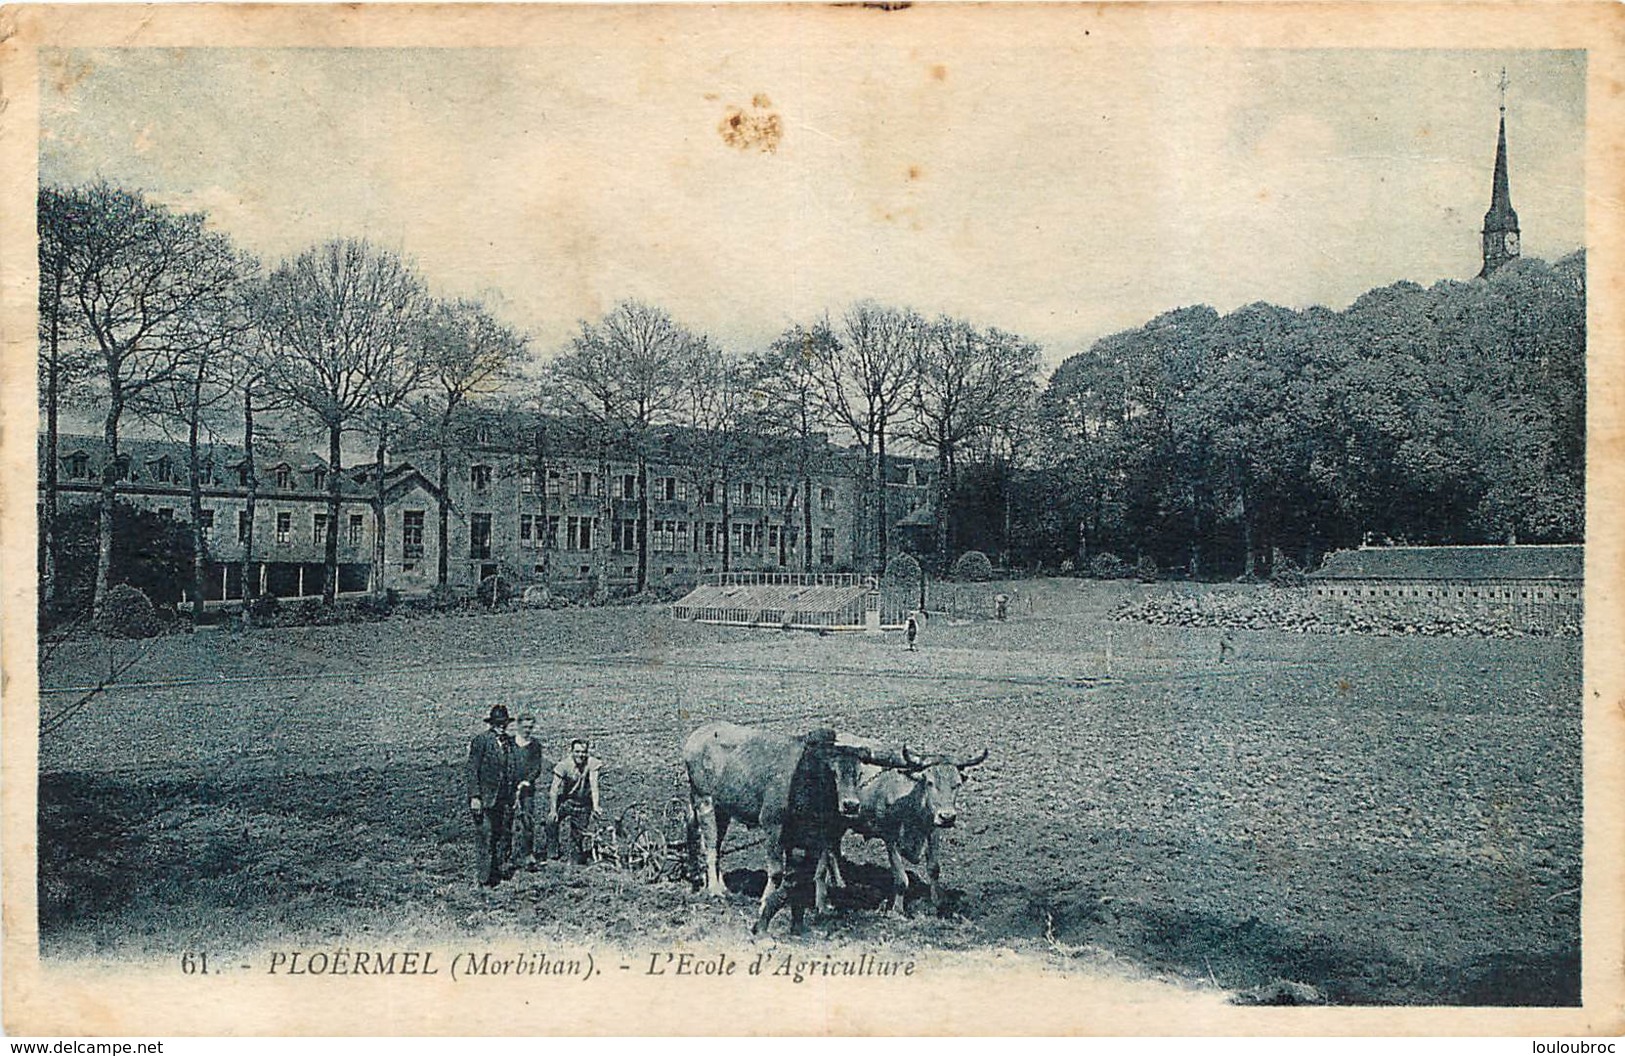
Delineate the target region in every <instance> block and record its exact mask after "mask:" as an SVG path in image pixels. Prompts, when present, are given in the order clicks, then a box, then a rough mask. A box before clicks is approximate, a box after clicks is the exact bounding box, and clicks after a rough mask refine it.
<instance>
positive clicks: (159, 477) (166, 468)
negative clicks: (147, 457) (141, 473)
mask: <svg viewBox="0 0 1625 1056" xmlns="http://www.w3.org/2000/svg"><path fill="white" fill-rule="evenodd" d="M148 465H149V466H151V467H152V479H153V480H155V481H157V482H158V483H160V484H172V483H174V481H175V467H174V465H173V463H171V462H170V461H169V459H168V457H165V458H160V459H158V460H156V461H154V462H149V463H148Z"/></svg>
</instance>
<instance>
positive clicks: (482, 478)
mask: <svg viewBox="0 0 1625 1056" xmlns="http://www.w3.org/2000/svg"><path fill="white" fill-rule="evenodd" d="M468 482H469V486H470V487H472V488H473V489H474V490H475V491H490V490H491V467H490V466H470V467H468Z"/></svg>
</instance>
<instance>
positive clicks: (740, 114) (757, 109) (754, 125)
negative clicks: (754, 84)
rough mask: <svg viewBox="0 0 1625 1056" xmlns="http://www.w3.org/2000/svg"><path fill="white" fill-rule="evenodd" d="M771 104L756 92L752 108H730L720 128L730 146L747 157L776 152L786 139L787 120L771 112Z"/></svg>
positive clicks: (762, 93)
mask: <svg viewBox="0 0 1625 1056" xmlns="http://www.w3.org/2000/svg"><path fill="white" fill-rule="evenodd" d="M772 105H773V100H771V99H769V98H768V97H767V95H766V93H764V92H757V93H756V95H755V97H754V98H753V99H751V105H750V109H748V110H747V109H745V108H744V107H740V106H730V107H728V111H727V113H725V114H723V115H722V121H721V123H719V124H718V125H717V133H718V134H719V135H721V136H722V141H723V142H724V143H726V144H728V146H730V147H733V148H734V149H735V150H738V151H741V152H743V153H746V154H749V153H752V152H755V153H759V154H773V153H775V152H777V151H778V149H779V143H780V142H781V141H782V140H783V139H784V121H783V119H781V118H780V117H779V115H778V114H777V113H775V112H774V111H773V110H772V109H770V108H771V107H772Z"/></svg>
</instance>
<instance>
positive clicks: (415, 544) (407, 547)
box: [401, 510, 423, 561]
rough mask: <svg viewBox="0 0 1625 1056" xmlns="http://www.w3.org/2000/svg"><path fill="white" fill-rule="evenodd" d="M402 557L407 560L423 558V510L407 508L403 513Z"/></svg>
mask: <svg viewBox="0 0 1625 1056" xmlns="http://www.w3.org/2000/svg"><path fill="white" fill-rule="evenodd" d="M401 557H402V558H404V559H405V560H407V561H420V560H422V559H423V511H422V510H407V511H405V512H404V513H403V514H401Z"/></svg>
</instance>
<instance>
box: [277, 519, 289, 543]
mask: <svg viewBox="0 0 1625 1056" xmlns="http://www.w3.org/2000/svg"><path fill="white" fill-rule="evenodd" d="M276 541H277V542H278V543H281V544H282V545H283V546H286V545H288V544H289V543H291V542H293V514H291V513H279V514H277V515H276Z"/></svg>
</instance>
